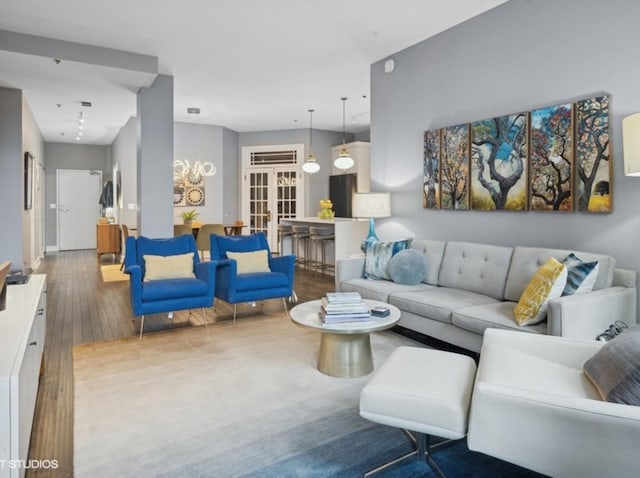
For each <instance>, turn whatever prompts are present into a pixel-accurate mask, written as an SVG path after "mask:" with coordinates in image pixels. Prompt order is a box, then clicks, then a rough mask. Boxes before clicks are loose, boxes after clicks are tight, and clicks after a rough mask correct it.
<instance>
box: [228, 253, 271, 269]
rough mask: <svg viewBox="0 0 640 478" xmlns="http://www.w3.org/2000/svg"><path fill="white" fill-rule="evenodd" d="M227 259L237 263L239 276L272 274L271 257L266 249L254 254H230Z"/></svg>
mask: <svg viewBox="0 0 640 478" xmlns="http://www.w3.org/2000/svg"><path fill="white" fill-rule="evenodd" d="M227 257H228V258H229V259H234V260H235V261H236V263H237V267H238V274H251V273H252V272H271V269H269V256H268V254H267V250H266V249H261V250H259V251H252V252H229V251H227Z"/></svg>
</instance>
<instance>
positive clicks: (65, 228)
mask: <svg viewBox="0 0 640 478" xmlns="http://www.w3.org/2000/svg"><path fill="white" fill-rule="evenodd" d="M56 186H57V203H58V214H57V216H58V218H57V222H58V250H60V251H73V250H78V249H95V248H96V224H97V223H98V218H99V217H100V213H101V206H100V204H99V202H98V201H99V200H100V194H101V192H102V171H90V170H76V169H59V170H57V172H56Z"/></svg>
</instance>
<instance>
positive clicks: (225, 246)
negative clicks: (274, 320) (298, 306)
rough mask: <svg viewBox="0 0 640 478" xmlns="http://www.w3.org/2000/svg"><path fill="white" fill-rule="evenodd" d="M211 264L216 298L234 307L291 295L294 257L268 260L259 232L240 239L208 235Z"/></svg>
mask: <svg viewBox="0 0 640 478" xmlns="http://www.w3.org/2000/svg"><path fill="white" fill-rule="evenodd" d="M211 260H212V261H216V262H217V264H218V266H217V270H216V294H215V295H216V297H217V298H218V299H222V300H224V301H225V302H227V303H229V304H233V323H234V324H235V321H236V307H237V304H238V303H242V302H256V301H262V300H265V299H277V298H282V302H283V304H284V309H285V313H287V312H288V311H287V302H286V299H287V298H289V297H291V296H292V295H293V280H294V271H295V256H294V255H286V256H280V257H272V256H271V251H270V250H269V244H268V242H267V237H266V236H265V235H264V233H262V232H257V233H254V234H249V235H243V236H222V235H218V234H211Z"/></svg>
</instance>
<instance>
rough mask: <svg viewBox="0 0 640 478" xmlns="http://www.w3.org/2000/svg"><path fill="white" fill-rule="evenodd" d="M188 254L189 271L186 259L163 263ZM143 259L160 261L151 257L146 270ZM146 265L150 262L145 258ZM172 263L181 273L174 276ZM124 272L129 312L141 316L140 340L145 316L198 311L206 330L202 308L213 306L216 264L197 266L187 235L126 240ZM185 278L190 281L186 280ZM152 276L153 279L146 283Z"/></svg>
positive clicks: (188, 235)
mask: <svg viewBox="0 0 640 478" xmlns="http://www.w3.org/2000/svg"><path fill="white" fill-rule="evenodd" d="M188 253H193V257H192V259H191V260H192V267H191V266H190V265H189V263H188V261H189V257H186V258H185V257H184V256H182V258H180V257H175V258H173V259H171V260H169V261H167V260H163V259H164V258H167V257H170V256H180V255H183V254H188ZM145 256H162V259H158V258H156V257H154V259H153V262H150V264H149V266H147V265H146V264H145V262H146V261H145ZM180 259H181V260H180ZM147 261H151V259H150V258H148V259H147ZM168 262H171V264H168ZM180 262H181V264H180ZM173 263H175V265H176V266H179V265H182V266H183V267H182V270H181V271H180V272H176V271H177V270H178V269H172V266H173V265H174V264H173ZM124 268H125V269H124V271H125V272H126V273H127V274H129V279H130V280H129V288H130V293H131V308H132V309H133V313H134V314H135V315H136V316H142V320H141V322H140V337H142V330H143V327H144V316H145V314H157V313H160V312H169V314H170V315H171V314H172V313H173V312H174V311H176V310H186V309H193V308H197V307H201V308H202V318H203V319H204V323H205V326H206V324H207V316H206V314H205V310H204V308H205V307H211V306H213V301H214V290H215V281H216V264H215V262H200V257H199V255H198V250H197V248H196V242H195V239H194V238H193V236H192V235H191V234H185V235H182V236H178V237H173V238H170V239H149V238H148V237H144V236H143V237H137V238H136V237H127V241H126V254H125V259H124ZM147 269H149V270H147ZM167 270H168V271H169V272H167ZM189 275H190V276H191V277H186V276H189ZM152 276H155V278H154V279H152V280H149V279H150V278H151V277H152ZM145 277H146V279H147V280H145ZM189 314H191V311H190V312H189Z"/></svg>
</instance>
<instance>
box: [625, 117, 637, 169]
mask: <svg viewBox="0 0 640 478" xmlns="http://www.w3.org/2000/svg"><path fill="white" fill-rule="evenodd" d="M622 144H623V151H624V174H625V176H640V113H635V114H632V115H630V116H627V117H626V118H623V119H622Z"/></svg>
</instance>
